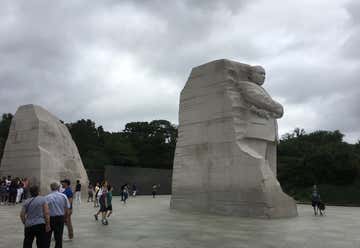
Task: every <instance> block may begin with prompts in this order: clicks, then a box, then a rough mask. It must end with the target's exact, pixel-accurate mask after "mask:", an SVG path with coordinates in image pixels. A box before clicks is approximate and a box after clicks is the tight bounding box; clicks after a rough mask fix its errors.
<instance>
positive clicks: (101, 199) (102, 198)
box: [94, 182, 108, 225]
mask: <svg viewBox="0 0 360 248" xmlns="http://www.w3.org/2000/svg"><path fill="white" fill-rule="evenodd" d="M107 186H108V184H107V183H106V182H104V183H103V185H102V187H101V189H100V190H99V193H98V196H99V195H100V196H99V204H100V209H99V211H98V212H97V213H96V214H94V218H95V220H98V216H99V214H100V213H101V217H102V218H101V222H102V224H103V225H107V224H108V222H107V220H106V212H107V200H106V197H107Z"/></svg>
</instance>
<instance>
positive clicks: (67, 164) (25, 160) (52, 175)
mask: <svg viewBox="0 0 360 248" xmlns="http://www.w3.org/2000/svg"><path fill="white" fill-rule="evenodd" d="M0 174H1V175H3V176H6V175H12V177H23V178H25V177H26V178H28V179H29V180H30V183H31V184H38V185H39V186H40V190H41V192H42V193H47V192H49V191H50V188H49V185H50V183H51V182H54V181H55V182H59V181H60V180H62V179H69V180H70V181H71V186H74V185H75V181H76V180H77V179H79V180H80V182H81V183H82V185H83V188H85V187H86V186H85V185H86V184H87V183H88V177H87V174H86V171H85V169H84V166H83V164H82V161H81V158H80V155H79V152H78V149H77V147H76V145H75V143H74V141H73V139H72V137H71V135H70V133H69V131H68V129H67V127H66V126H65V125H64V124H63V123H62V122H61V121H60V120H59V119H58V118H56V117H55V116H54V115H52V114H51V113H49V112H48V111H47V110H45V109H44V108H42V107H40V106H36V105H32V104H29V105H24V106H20V107H19V108H18V110H17V111H16V113H15V115H14V117H13V120H12V122H11V126H10V130H9V136H8V139H7V141H6V145H5V151H4V155H3V158H2V160H1V166H0ZM83 191H84V190H83Z"/></svg>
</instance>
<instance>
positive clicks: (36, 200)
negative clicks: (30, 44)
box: [20, 186, 50, 248]
mask: <svg viewBox="0 0 360 248" xmlns="http://www.w3.org/2000/svg"><path fill="white" fill-rule="evenodd" d="M30 195H31V198H29V199H27V200H26V201H25V202H24V205H23V207H22V209H21V213H20V218H21V221H22V223H23V224H24V225H25V231H24V235H25V238H24V243H23V248H31V247H32V243H33V241H34V238H36V246H37V247H38V248H39V247H40V248H47V247H49V246H48V245H47V235H48V234H47V233H48V232H49V231H50V215H49V207H48V204H47V203H46V199H45V197H43V196H40V195H39V187H38V186H31V187H30Z"/></svg>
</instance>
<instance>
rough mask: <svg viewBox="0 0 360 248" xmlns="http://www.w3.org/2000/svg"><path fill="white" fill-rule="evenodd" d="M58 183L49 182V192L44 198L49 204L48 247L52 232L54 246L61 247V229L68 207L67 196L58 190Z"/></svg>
mask: <svg viewBox="0 0 360 248" xmlns="http://www.w3.org/2000/svg"><path fill="white" fill-rule="evenodd" d="M59 189H60V185H59V184H58V183H56V182H54V183H52V184H50V190H51V193H50V194H48V195H47V196H46V197H45V198H46V201H47V203H48V206H49V213H50V227H51V231H50V232H49V233H48V236H47V243H48V247H50V243H51V236H52V233H54V239H55V248H62V240H63V231H64V224H65V219H66V218H67V215H68V211H69V209H70V203H69V200H68V199H67V197H66V196H65V195H64V194H63V193H60V192H59Z"/></svg>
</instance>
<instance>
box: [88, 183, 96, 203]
mask: <svg viewBox="0 0 360 248" xmlns="http://www.w3.org/2000/svg"><path fill="white" fill-rule="evenodd" d="M93 201H94V187H93V185H92V184H91V183H89V185H88V199H87V202H93Z"/></svg>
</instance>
